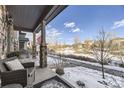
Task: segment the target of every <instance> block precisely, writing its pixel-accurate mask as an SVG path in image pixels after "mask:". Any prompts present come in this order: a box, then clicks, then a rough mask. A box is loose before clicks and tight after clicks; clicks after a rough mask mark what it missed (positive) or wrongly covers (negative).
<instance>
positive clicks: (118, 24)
mask: <svg viewBox="0 0 124 93" xmlns="http://www.w3.org/2000/svg"><path fill="white" fill-rule="evenodd" d="M120 27H124V19H122V20H120V21H116V22H114V24H113V26H112V29H116V28H120Z"/></svg>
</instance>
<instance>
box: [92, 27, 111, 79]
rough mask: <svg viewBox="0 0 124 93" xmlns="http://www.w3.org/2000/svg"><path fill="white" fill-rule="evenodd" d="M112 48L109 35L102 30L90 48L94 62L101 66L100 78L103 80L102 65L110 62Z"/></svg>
mask: <svg viewBox="0 0 124 93" xmlns="http://www.w3.org/2000/svg"><path fill="white" fill-rule="evenodd" d="M111 47H112V42H111V34H110V33H107V32H105V31H104V29H103V28H102V29H101V31H99V33H98V36H97V39H96V40H95V41H94V44H93V46H92V51H93V55H94V56H95V58H96V60H97V61H98V62H100V64H101V65H102V77H103V79H105V75H104V65H105V64H106V63H108V62H109V61H110V60H111V57H112V56H110V51H111Z"/></svg>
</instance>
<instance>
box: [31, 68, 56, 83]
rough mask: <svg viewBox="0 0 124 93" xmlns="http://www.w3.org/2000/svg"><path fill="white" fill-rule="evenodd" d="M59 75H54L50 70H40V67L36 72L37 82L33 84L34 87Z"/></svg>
mask: <svg viewBox="0 0 124 93" xmlns="http://www.w3.org/2000/svg"><path fill="white" fill-rule="evenodd" d="M56 75H57V74H56V73H54V72H53V71H52V70H51V69H50V68H48V67H47V68H40V67H36V71H35V81H34V83H33V85H35V84H37V83H39V82H42V81H44V80H47V79H49V78H52V77H54V76H56Z"/></svg>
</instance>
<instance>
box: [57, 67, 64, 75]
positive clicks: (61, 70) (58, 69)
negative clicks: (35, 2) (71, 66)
mask: <svg viewBox="0 0 124 93" xmlns="http://www.w3.org/2000/svg"><path fill="white" fill-rule="evenodd" d="M56 73H57V74H59V75H63V74H64V69H63V68H61V67H58V68H56Z"/></svg>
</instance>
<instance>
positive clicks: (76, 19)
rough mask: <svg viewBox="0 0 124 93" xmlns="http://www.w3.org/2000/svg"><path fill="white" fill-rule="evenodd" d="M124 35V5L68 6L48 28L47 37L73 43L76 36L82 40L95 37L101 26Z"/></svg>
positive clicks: (118, 34) (117, 34)
mask: <svg viewBox="0 0 124 93" xmlns="http://www.w3.org/2000/svg"><path fill="white" fill-rule="evenodd" d="M102 27H103V28H104V30H105V31H112V32H114V33H115V34H116V36H117V37H124V6H117V5H116V6H112V5H111V6H105V5H104V6H91V5H90V6H85V5H82V6H79V5H77V6H76V5H74V6H68V7H67V8H66V9H65V10H64V11H63V12H61V13H60V14H59V15H58V16H57V17H56V18H55V19H54V20H52V21H51V22H50V23H49V24H48V25H47V28H46V31H47V34H48V36H47V38H49V39H51V40H52V37H51V36H54V37H56V38H57V40H58V42H62V43H67V44H72V43H73V38H74V37H77V36H78V37H79V38H80V40H81V41H83V40H85V39H94V38H95V37H96V35H97V33H98V31H99V30H100V29H101V28H102Z"/></svg>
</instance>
